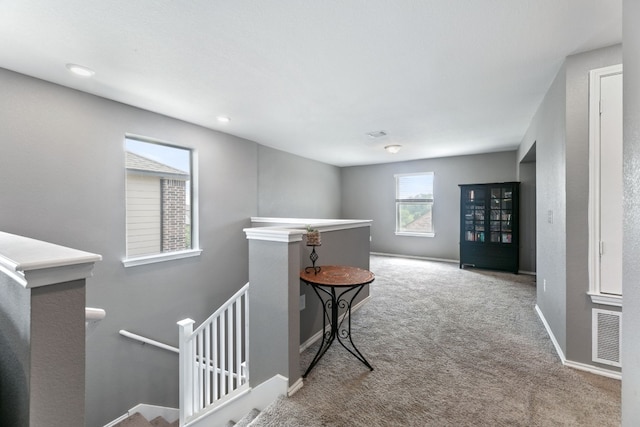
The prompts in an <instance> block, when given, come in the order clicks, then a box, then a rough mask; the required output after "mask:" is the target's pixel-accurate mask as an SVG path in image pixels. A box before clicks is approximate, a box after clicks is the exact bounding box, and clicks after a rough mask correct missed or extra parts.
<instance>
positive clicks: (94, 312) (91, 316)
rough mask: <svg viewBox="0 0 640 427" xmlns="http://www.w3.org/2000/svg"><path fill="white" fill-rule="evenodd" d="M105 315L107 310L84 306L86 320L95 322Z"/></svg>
mask: <svg viewBox="0 0 640 427" xmlns="http://www.w3.org/2000/svg"><path fill="white" fill-rule="evenodd" d="M106 315H107V312H106V311H104V310H103V309H101V308H93V307H85V308H84V318H85V321H87V322H95V321H98V320H102V319H104V318H105V316H106Z"/></svg>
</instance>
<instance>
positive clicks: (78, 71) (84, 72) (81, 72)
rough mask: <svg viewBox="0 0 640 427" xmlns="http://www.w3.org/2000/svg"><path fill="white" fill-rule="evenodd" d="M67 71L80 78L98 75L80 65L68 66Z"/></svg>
mask: <svg viewBox="0 0 640 427" xmlns="http://www.w3.org/2000/svg"><path fill="white" fill-rule="evenodd" d="M67 70H69V71H71V72H72V73H73V74H75V75H76V76H80V77H91V76H93V75H94V74H95V73H96V72H95V71H93V70H92V69H91V68H87V67H83V66H82V65H78V64H67Z"/></svg>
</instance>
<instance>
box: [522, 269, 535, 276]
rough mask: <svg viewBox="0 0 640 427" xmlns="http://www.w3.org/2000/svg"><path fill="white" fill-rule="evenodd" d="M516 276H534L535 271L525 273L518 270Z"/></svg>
mask: <svg viewBox="0 0 640 427" xmlns="http://www.w3.org/2000/svg"><path fill="white" fill-rule="evenodd" d="M518 274H524V275H527V276H536V275H537V273H536V272H535V271H526V270H518Z"/></svg>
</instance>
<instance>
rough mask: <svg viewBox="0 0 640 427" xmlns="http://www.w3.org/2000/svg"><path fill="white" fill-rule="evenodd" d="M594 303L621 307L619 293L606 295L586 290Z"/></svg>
mask: <svg viewBox="0 0 640 427" xmlns="http://www.w3.org/2000/svg"><path fill="white" fill-rule="evenodd" d="M587 294H588V295H589V296H590V297H591V302H592V303H594V304H601V305H611V306H614V307H622V296H621V295H606V294H601V293H598V292H587Z"/></svg>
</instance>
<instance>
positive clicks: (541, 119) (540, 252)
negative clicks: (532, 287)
mask: <svg viewBox="0 0 640 427" xmlns="http://www.w3.org/2000/svg"><path fill="white" fill-rule="evenodd" d="M565 92H566V84H565V78H564V66H563V67H562V68H561V69H560V71H559V72H558V75H557V76H556V78H555V79H554V81H553V83H552V84H551V87H550V88H549V90H548V91H547V93H546V95H545V97H544V99H543V101H542V103H541V104H540V107H539V108H538V111H537V112H536V114H535V116H534V117H533V120H532V121H531V125H530V126H529V129H528V130H527V133H526V134H525V137H524V139H523V142H522V144H521V145H520V149H519V151H518V159H522V158H523V157H524V156H525V155H526V154H527V153H528V152H529V150H530V149H531V147H532V146H533V144H534V143H535V145H536V181H537V183H536V191H537V194H536V206H537V207H536V232H537V245H536V268H537V282H538V286H537V293H538V295H537V304H538V307H539V308H540V310H541V311H542V313H543V314H544V316H545V318H546V320H547V322H548V323H549V326H550V328H551V330H552V331H553V333H554V335H555V337H556V339H557V341H558V344H559V345H560V347H561V348H562V350H563V352H564V351H565V349H566V286H565V283H566V277H565V271H566V254H565V234H566V227H565V222H564V218H565V209H566V208H565V161H564V153H565V122H566V119H565V104H566V94H565ZM544 281H546V290H545V286H544V285H543V283H544Z"/></svg>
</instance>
